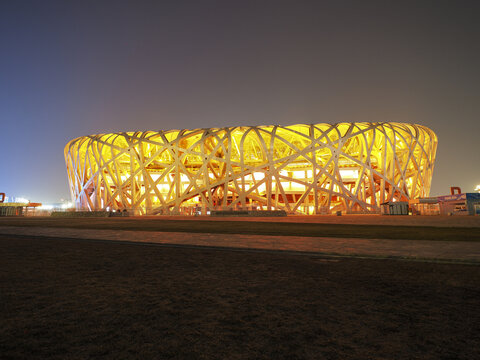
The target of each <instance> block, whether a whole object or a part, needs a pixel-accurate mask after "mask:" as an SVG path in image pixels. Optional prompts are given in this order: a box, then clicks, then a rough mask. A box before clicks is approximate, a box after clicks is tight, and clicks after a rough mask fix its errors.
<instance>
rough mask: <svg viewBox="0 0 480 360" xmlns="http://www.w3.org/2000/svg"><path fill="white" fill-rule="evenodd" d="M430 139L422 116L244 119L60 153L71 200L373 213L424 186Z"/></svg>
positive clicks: (86, 143) (421, 192)
mask: <svg viewBox="0 0 480 360" xmlns="http://www.w3.org/2000/svg"><path fill="white" fill-rule="evenodd" d="M436 147H437V138H436V136H435V134H434V133H433V131H431V130H430V129H428V128H426V127H424V126H420V125H410V124H400V123H340V124H335V125H331V124H315V125H302V124H300V125H291V126H254V127H244V126H242V127H229V128H213V129H196V130H169V131H159V132H157V131H146V132H128V133H115V134H103V135H91V136H84V137H80V138H77V139H74V140H72V141H70V142H69V143H68V144H67V146H66V147H65V160H66V165H67V172H68V178H69V183H70V189H71V193H72V198H73V200H74V202H75V205H76V208H77V209H83V210H101V209H112V210H118V209H120V210H123V209H127V210H130V211H132V212H134V213H135V214H170V213H173V214H178V213H183V214H193V213H194V212H195V211H198V210H200V211H201V212H203V213H206V212H207V211H208V210H214V209H216V210H229V209H233V210H240V209H242V210H245V209H251V210H253V209H256V210H267V209H268V210H270V209H283V210H286V211H287V213H297V214H330V213H332V212H334V211H339V210H342V211H345V212H347V213H372V212H373V213H376V212H379V211H380V204H381V203H383V202H386V201H400V200H408V199H410V198H414V197H425V196H428V194H429V191H430V183H431V178H432V171H433V165H434V160H435V152H436Z"/></svg>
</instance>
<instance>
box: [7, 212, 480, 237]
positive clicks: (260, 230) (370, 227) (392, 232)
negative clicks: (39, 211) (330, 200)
mask: <svg viewBox="0 0 480 360" xmlns="http://www.w3.org/2000/svg"><path fill="white" fill-rule="evenodd" d="M337 218H342V217H337ZM350 218H352V217H350ZM357 218H360V219H361V218H362V217H358V216H357ZM377 218H378V219H382V217H381V216H378V217H377ZM390 218H392V217H390ZM398 218H401V217H398ZM417 218H420V217H417ZM449 218H452V217H449ZM471 218H474V217H471ZM190 219H194V217H190ZM292 219H293V220H295V219H297V220H299V221H303V218H295V217H292V218H290V217H286V218H278V219H272V218H270V219H269V220H270V221H258V220H257V219H251V218H247V219H244V220H243V221H238V220H237V221H236V220H231V219H230V220H218V219H216V220H213V219H212V218H209V217H203V218H202V219H199V220H186V219H175V217H169V218H163V217H147V218H146V217H133V218H128V217H127V218H55V217H18V218H16V217H4V218H0V226H33V227H36V226H42V227H68V228H79V229H110V230H143V231H163V232H189V233H216V234H244V235H248V234H252V235H253V234H255V235H284V236H311V237H316V236H323V237H346V238H365V239H412V240H444V241H458V240H460V241H480V227H465V226H462V227H453V226H452V227H441V226H425V225H395V223H392V224H390V225H385V224H383V225H378V224H375V223H372V222H371V220H370V222H369V223H356V224H352V223H349V220H348V219H349V218H347V217H345V220H346V223H342V222H341V221H340V220H338V221H337V222H336V223H314V222H311V223H303V222H295V221H293V220H292ZM363 219H374V217H363ZM427 220H428V219H427ZM399 224H402V220H399ZM420 224H421V222H420Z"/></svg>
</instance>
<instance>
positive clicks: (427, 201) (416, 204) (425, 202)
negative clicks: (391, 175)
mask: <svg viewBox="0 0 480 360" xmlns="http://www.w3.org/2000/svg"><path fill="white" fill-rule="evenodd" d="M408 204H409V205H410V210H411V212H412V215H440V204H439V202H438V199H437V198H436V197H427V198H417V199H411V200H409V201H408Z"/></svg>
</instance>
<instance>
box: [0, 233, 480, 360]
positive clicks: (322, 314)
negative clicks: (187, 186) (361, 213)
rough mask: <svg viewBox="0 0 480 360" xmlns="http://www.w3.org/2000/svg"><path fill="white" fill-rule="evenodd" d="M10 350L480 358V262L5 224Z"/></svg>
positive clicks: (2, 338) (6, 344) (2, 271)
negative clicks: (41, 232)
mask: <svg viewBox="0 0 480 360" xmlns="http://www.w3.org/2000/svg"><path fill="white" fill-rule="evenodd" d="M0 258H1V261H0V313H1V314H2V316H1V317H0V354H1V356H0V357H1V358H2V359H87V358H104V359H130V358H131V359H478V358H480V312H479V311H478V310H479V309H480V287H479V284H480V266H474V265H461V264H439V263H424V262H410V261H396V260H362V259H354V258H328V257H322V256H314V255H312V256H304V255H302V256H300V255H292V254H285V253H283V254H282V253H268V252H243V251H221V250H213V249H212V250H209V249H192V248H188V247H177V248H172V247H164V246H149V245H136V244H128V243H124V244H121V243H108V242H101V241H85V240H69V239H53V238H52V239H48V238H28V237H14V236H0Z"/></svg>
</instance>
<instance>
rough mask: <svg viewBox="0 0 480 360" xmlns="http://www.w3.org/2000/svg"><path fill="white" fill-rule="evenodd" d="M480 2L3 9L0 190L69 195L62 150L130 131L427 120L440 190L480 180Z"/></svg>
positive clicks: (32, 4)
mask: <svg viewBox="0 0 480 360" xmlns="http://www.w3.org/2000/svg"><path fill="white" fill-rule="evenodd" d="M479 15H480V3H479V2H478V1H411V2H409V1H396V2H391V1H320V0H317V1H299V0H296V1H293V0H292V1H227V0H224V1H201V0H197V1H191V2H188V1H171V2H167V1H139V0H137V1H111V2H108V1H66V0H65V1H46V0H43V1H21V0H15V1H1V2H0V49H1V53H0V69H1V71H0V123H1V125H0V126H1V128H0V133H1V142H0V144H1V151H0V192H6V193H7V195H10V196H25V197H27V198H29V199H30V200H32V201H41V202H56V201H58V200H59V199H60V198H66V197H69V192H68V188H67V177H66V171H65V164H64V158H63V148H64V146H65V144H66V143H67V142H68V141H69V140H70V139H72V138H75V137H78V136H82V135H87V134H95V133H104V132H116V131H126V130H160V129H163V130H165V129H171V128H197V127H221V126H234V125H262V124H265V125H268V124H293V123H318V122H340V121H348V122H351V121H373V122H376V121H398V122H412V123H419V124H423V125H426V126H428V127H430V128H431V129H433V130H434V131H435V132H436V133H437V135H438V137H439V148H438V152H437V161H436V165H435V171H434V178H433V188H432V192H431V194H432V195H440V194H445V193H448V192H449V187H450V186H452V185H456V186H461V187H462V189H463V190H464V191H471V190H473V188H474V186H475V185H477V184H479V183H480V147H479V140H478V139H479V137H480V118H479V115H480V85H479V84H480V25H479V24H480V21H479V20H478V19H479Z"/></svg>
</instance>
